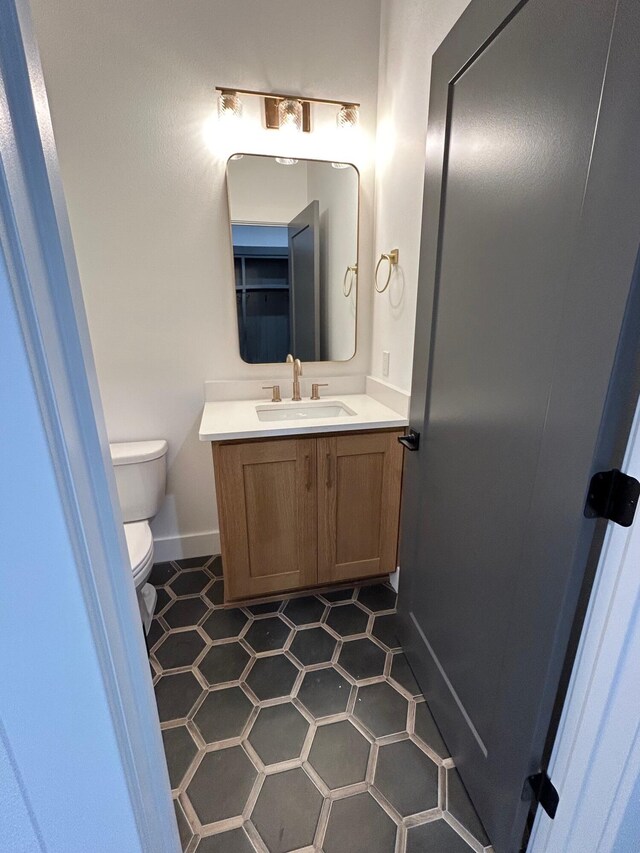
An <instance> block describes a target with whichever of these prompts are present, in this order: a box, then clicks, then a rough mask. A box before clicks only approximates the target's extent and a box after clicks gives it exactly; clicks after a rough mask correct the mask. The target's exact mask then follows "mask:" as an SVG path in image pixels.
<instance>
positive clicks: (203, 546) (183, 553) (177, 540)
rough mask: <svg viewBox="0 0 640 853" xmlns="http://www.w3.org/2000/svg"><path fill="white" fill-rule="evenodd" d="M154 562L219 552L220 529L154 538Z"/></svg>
mask: <svg viewBox="0 0 640 853" xmlns="http://www.w3.org/2000/svg"><path fill="white" fill-rule="evenodd" d="M153 547H154V558H153V559H154V562H156V563H166V562H167V560H182V559H184V558H186V557H204V556H207V555H209V554H219V553H220V531H219V530H212V531H210V532H209V533H191V534H188V535H187V536H168V537H166V538H164V539H154V541H153Z"/></svg>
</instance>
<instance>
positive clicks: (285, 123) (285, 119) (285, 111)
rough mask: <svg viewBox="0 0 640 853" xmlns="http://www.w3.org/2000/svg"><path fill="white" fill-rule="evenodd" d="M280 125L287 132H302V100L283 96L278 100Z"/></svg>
mask: <svg viewBox="0 0 640 853" xmlns="http://www.w3.org/2000/svg"><path fill="white" fill-rule="evenodd" d="M278 126H279V128H280V130H281V131H283V132H285V133H301V132H302V101H301V100H299V99H298V98H283V99H282V100H281V101H278Z"/></svg>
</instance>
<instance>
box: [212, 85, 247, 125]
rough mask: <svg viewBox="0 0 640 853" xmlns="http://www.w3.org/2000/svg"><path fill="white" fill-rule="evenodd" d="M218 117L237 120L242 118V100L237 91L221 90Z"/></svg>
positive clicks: (222, 119)
mask: <svg viewBox="0 0 640 853" xmlns="http://www.w3.org/2000/svg"><path fill="white" fill-rule="evenodd" d="M218 118H219V119H220V121H225V122H227V121H237V120H238V119H240V118H242V101H241V100H240V96H239V95H238V94H237V93H236V92H229V91H226V92H220V95H219V96H218Z"/></svg>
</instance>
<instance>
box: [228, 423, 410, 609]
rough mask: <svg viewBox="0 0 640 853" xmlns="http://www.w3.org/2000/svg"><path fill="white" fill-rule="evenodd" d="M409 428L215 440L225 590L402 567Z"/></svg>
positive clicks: (238, 594) (243, 593) (234, 595)
mask: <svg viewBox="0 0 640 853" xmlns="http://www.w3.org/2000/svg"><path fill="white" fill-rule="evenodd" d="M401 434H402V433H401V431H398V430H393V431H390V430H378V431H372V432H367V433H347V434H345V433H337V434H333V435H323V436H319V437H311V438H308V437H304V438H303V437H300V438H297V437H296V438H274V439H256V440H252V441H244V442H242V441H238V442H214V443H213V460H214V469H215V477H216V491H217V495H218V513H219V517H220V538H221V545H222V562H223V566H224V577H225V599H226V600H228V601H234V600H238V599H244V598H256V597H259V596H263V595H269V594H271V593H276V592H283V591H285V590H292V589H301V588H305V587H311V586H314V585H318V584H329V583H337V582H341V581H348V580H356V579H359V578H364V577H374V576H376V575H382V574H386V573H388V572H392V571H394V570H395V568H396V553H397V544H398V522H399V514H400V486H401V479H402V447H401V446H400V445H399V444H398V442H397V436H398V435H401Z"/></svg>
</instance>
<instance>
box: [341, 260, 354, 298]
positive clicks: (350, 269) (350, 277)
mask: <svg viewBox="0 0 640 853" xmlns="http://www.w3.org/2000/svg"><path fill="white" fill-rule="evenodd" d="M349 273H351V275H349ZM357 275H358V264H354V265H353V266H352V267H347V269H346V271H345V274H344V278H343V279H342V292H343V293H344V295H345V296H351V290H352V288H353V282H354V280H355V278H356V277H357ZM347 280H348V281H349V289H348V290H347Z"/></svg>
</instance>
